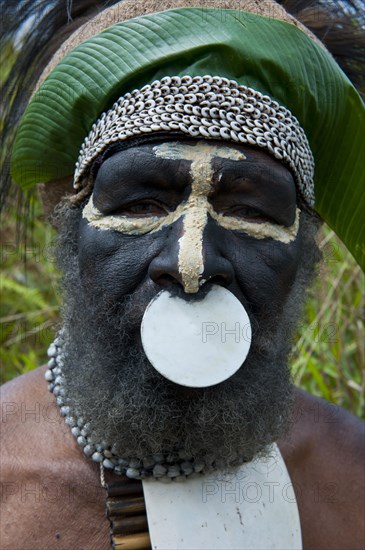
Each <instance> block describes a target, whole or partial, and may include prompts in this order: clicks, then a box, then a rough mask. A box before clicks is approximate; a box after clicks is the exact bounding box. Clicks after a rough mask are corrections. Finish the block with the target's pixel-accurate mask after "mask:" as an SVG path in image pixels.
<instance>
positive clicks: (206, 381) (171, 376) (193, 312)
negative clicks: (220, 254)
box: [141, 285, 251, 388]
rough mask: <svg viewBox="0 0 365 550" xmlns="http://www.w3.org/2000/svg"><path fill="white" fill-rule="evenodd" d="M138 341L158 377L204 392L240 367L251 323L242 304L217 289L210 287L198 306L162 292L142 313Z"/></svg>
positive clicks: (248, 347) (246, 352) (246, 349)
mask: <svg viewBox="0 0 365 550" xmlns="http://www.w3.org/2000/svg"><path fill="white" fill-rule="evenodd" d="M141 337H142V345H143V349H144V351H145V354H146V356H147V358H148V360H149V361H150V363H151V365H152V366H153V367H154V368H155V369H156V370H157V371H158V372H159V373H160V374H162V376H164V377H165V378H167V379H168V380H170V381H171V382H174V383H175V384H179V385H181V386H188V387H191V388H205V387H208V386H214V385H215V384H219V383H220V382H223V381H224V380H227V379H228V378H230V377H231V376H232V375H233V374H234V373H235V372H237V370H238V369H239V368H240V367H241V366H242V364H243V363H244V361H245V359H246V357H247V354H248V352H249V349H250V346H251V323H250V319H249V317H248V315H247V312H246V310H245V308H244V307H243V305H242V304H241V302H239V301H238V299H237V298H236V297H235V296H234V295H233V294H232V293H231V292H229V290H227V289H225V288H223V287H221V286H218V285H213V286H212V288H211V290H210V291H209V292H208V294H207V295H206V296H205V297H204V298H203V299H202V300H200V301H198V302H196V301H186V300H184V299H182V298H179V297H177V296H172V295H171V294H170V292H169V291H168V290H163V291H161V292H160V293H159V294H158V295H157V296H156V297H155V298H153V300H151V302H150V303H149V304H148V306H147V308H146V311H145V313H144V315H143V319H142V325H141Z"/></svg>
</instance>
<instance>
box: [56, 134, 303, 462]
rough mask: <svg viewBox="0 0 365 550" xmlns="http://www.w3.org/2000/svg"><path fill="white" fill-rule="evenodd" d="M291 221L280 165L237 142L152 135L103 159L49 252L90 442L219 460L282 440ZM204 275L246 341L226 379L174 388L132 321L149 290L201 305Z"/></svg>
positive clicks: (294, 300) (294, 250) (296, 297)
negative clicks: (248, 332) (247, 335)
mask: <svg viewBox="0 0 365 550" xmlns="http://www.w3.org/2000/svg"><path fill="white" fill-rule="evenodd" d="M300 217H301V214H300V212H299V210H298V209H297V201H296V190H295V184H294V180H293V178H292V176H291V173H290V172H289V170H288V169H287V168H285V167H284V166H283V165H282V164H280V163H279V162H278V161H276V160H275V159H273V158H271V157H269V156H268V155H267V154H265V153H262V152H261V151H256V150H254V149H252V148H249V147H243V146H236V145H227V144H226V143H218V142H202V141H198V142H197V141H189V140H181V141H178V142H176V141H175V142H156V141H155V142H152V143H146V144H143V145H138V146H137V145H136V146H134V147H129V148H128V149H125V150H122V151H119V152H117V153H115V154H114V155H112V156H111V157H109V158H107V159H106V160H105V161H104V162H103V163H102V165H101V167H100V168H99V171H98V173H97V175H96V178H95V183H94V190H93V194H92V196H91V198H90V200H89V202H88V203H87V205H86V206H85V207H84V209H83V215H82V218H81V217H80V216H79V215H78V214H76V215H75V214H73V221H71V224H72V223H73V225H75V224H76V223H77V224H78V229H77V231H78V235H77V239H75V242H74V243H73V245H72V246H70V245H67V240H69V239H70V237H69V235H70V233H68V231H69V230H70V229H71V231H72V227H71V228H70V227H69V228H68V230H66V229H64V234H67V236H66V237H63V240H64V241H66V245H62V248H61V251H60V256H62V260H61V263H63V269H64V271H65V288H66V309H65V326H66V331H67V334H68V340H67V343H66V355H67V357H68V359H67V360H66V364H65V368H64V372H65V376H66V380H67V385H66V386H67V395H68V396H69V398H70V404H71V405H72V406H73V409H74V410H77V414H81V415H82V416H83V417H84V418H87V419H88V420H89V421H90V422H92V424H93V427H94V431H93V437H94V439H95V440H96V441H101V440H105V441H107V442H108V443H110V444H113V443H114V445H115V448H117V449H118V452H119V454H120V455H121V456H129V457H137V458H143V457H145V456H147V455H150V454H153V453H156V452H163V453H165V454H168V453H173V452H179V451H183V454H184V453H185V454H187V455H189V456H193V458H195V459H197V458H202V457H210V459H209V460H210V463H211V464H212V463H215V464H216V465H218V464H220V465H223V466H228V465H230V464H234V463H235V461H237V460H238V461H239V460H251V459H252V458H253V456H255V454H256V453H257V452H259V451H262V450H263V449H264V448H265V446H266V445H268V444H269V443H271V442H272V441H274V440H275V439H276V438H278V437H280V435H282V432H283V430H284V428H285V425H286V419H287V416H288V410H289V406H290V402H291V384H290V379H289V373H288V369H287V355H288V352H289V349H290V345H291V334H292V332H293V327H294V326H295V323H296V321H297V317H298V314H299V311H300V306H301V303H302V301H303V295H304V292H303V287H304V285H306V284H307V280H308V277H309V275H308V274H307V275H305V276H304V275H303V273H301V269H300V265H301V262H300V259H301V257H302V255H303V251H304V249H305V245H304V244H305V243H304V241H305V231H304V228H305V220H300ZM310 238H312V237H310ZM61 239H62V235H61ZM308 239H309V237H308ZM76 241H77V242H76ZM73 247H74V248H75V249H76V251H75V252H74V250H73ZM308 264H311V265H310V268H308V269H309V271H310V270H311V268H312V262H308ZM302 271H303V269H302ZM213 283H214V284H218V285H223V286H225V287H226V288H227V289H228V290H229V291H231V292H232V293H233V294H234V295H235V296H236V297H237V298H238V300H239V301H240V302H241V303H242V304H243V305H244V307H245V309H246V310H247V312H248V315H249V317H250V321H251V325H252V346H251V349H250V352H249V355H248V357H247V359H246V361H245V363H244V365H243V366H242V367H241V368H240V369H239V370H238V372H237V373H236V374H235V375H234V376H232V377H231V378H230V379H228V380H227V381H225V382H223V383H221V384H219V385H217V386H213V387H210V388H204V389H187V388H183V387H181V386H178V385H176V384H174V383H172V382H169V381H168V380H166V379H165V378H163V377H162V376H161V375H160V374H159V373H158V372H157V371H155V370H154V368H153V367H152V366H151V364H150V363H149V362H148V360H147V358H146V356H145V354H144V352H143V349H142V345H141V338H140V324H141V320H142V316H143V313H144V311H145V309H146V307H147V305H148V303H149V302H150V300H151V299H152V298H154V297H155V296H156V294H157V293H158V292H159V291H160V290H161V289H165V288H168V289H169V291H170V292H171V293H172V294H177V295H179V296H180V297H181V298H183V299H186V300H194V299H196V300H199V299H201V297H202V296H204V295H205V293H206V292H207V291H209V288H210V286H211V285H212V284H213ZM233 322H234V321H233Z"/></svg>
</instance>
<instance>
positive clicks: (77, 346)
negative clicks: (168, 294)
mask: <svg viewBox="0 0 365 550" xmlns="http://www.w3.org/2000/svg"><path fill="white" fill-rule="evenodd" d="M59 219H60V220H62V222H61V223H60V225H61V228H60V229H61V230H60V241H59V246H58V252H57V257H58V263H59V265H60V267H61V269H62V271H63V273H64V279H63V286H64V292H65V306H64V310H63V318H64V329H65V336H64V338H65V348H64V349H65V355H66V357H65V360H64V367H63V373H64V375H65V380H66V382H65V390H66V395H67V397H68V404H69V405H70V406H71V407H72V409H73V410H75V411H77V414H79V415H81V416H82V417H83V419H84V421H85V422H90V423H91V425H92V434H91V435H92V438H93V439H94V440H95V441H97V442H101V441H103V442H107V443H108V444H111V445H113V449H114V450H115V452H116V453H117V454H118V455H119V456H121V457H130V458H136V459H139V460H143V459H145V458H146V457H150V456H152V455H156V454H159V453H162V454H163V455H164V456H165V457H169V456H173V455H176V454H179V455H180V456H181V457H184V456H186V457H192V458H193V460H195V461H203V462H205V464H207V465H208V469H213V468H219V469H227V468H230V467H232V466H235V465H237V464H240V463H243V462H249V461H251V460H252V459H253V458H254V457H255V456H257V455H259V454H264V453H265V451H266V450H267V448H268V446H269V445H270V444H271V443H273V442H274V441H277V440H278V439H279V438H281V437H283V435H284V434H285V433H286V431H287V429H288V426H289V417H290V410H291V406H292V402H293V387H292V384H291V379H290V371H289V368H288V355H289V352H290V349H291V346H292V335H293V333H294V331H295V329H296V326H297V322H298V318H299V315H300V313H301V310H302V305H303V302H304V298H305V294H306V288H307V286H308V283H309V282H310V280H311V279H312V277H313V275H314V266H315V263H316V261H318V253H317V248H316V247H315V245H314V234H315V233H316V231H317V225H316V223H315V222H313V221H312V220H311V218H310V217H309V216H308V215H304V216H302V223H303V224H305V225H306V226H307V227H306V231H305V235H306V237H305V238H306V239H307V241H308V246H306V250H307V251H308V253H307V254H308V257H306V258H303V262H302V264H301V267H300V269H299V271H298V275H297V278H296V281H295V284H294V286H293V288H292V290H291V293H290V295H289V298H288V300H287V302H286V304H285V306H284V308H283V311H282V313H281V315H280V319H278V317H277V316H276V317H275V319H270V318H265V319H260V320H258V325H259V326H260V330H259V331H257V333H256V334H255V337H254V338H253V342H252V346H251V350H250V354H249V356H248V358H247V359H246V361H245V363H244V365H243V367H242V368H241V369H239V370H238V371H237V373H236V374H235V375H233V376H232V377H231V378H230V379H228V380H226V381H225V382H223V383H221V384H219V385H217V386H213V387H209V388H203V389H201V388H199V389H190V388H189V389H186V388H183V387H180V386H177V385H176V384H174V383H172V382H169V381H168V380H166V379H165V378H163V377H162V376H161V375H160V374H159V373H158V372H157V371H156V370H155V369H154V368H153V367H152V366H151V365H150V363H149V361H148V360H147V358H146V356H145V354H144V352H143V349H142V347H141V343H140V339H139V336H138V334H139V333H138V328H139V326H140V323H141V320H142V316H143V313H144V310H145V308H146V306H147V305H148V303H149V302H150V300H151V299H152V298H153V297H154V296H155V294H156V292H155V293H154V294H153V295H151V293H150V291H149V292H145V291H143V290H141V289H137V290H136V291H135V292H133V293H132V294H131V295H128V296H125V297H124V299H123V300H120V301H119V303H118V304H117V305H115V306H114V305H110V304H109V305H107V304H104V306H103V307H101V306H100V303H99V302H98V301H97V299H96V300H95V302H94V303H91V302H90V301H88V300H87V298H86V297H85V293H84V290H83V287H82V284H81V281H80V277H79V272H78V262H77V240H76V236H77V231H78V223H79V219H80V211H79V210H78V209H70V208H68V207H64V208H63V209H62V211H61V212H60V214H59Z"/></svg>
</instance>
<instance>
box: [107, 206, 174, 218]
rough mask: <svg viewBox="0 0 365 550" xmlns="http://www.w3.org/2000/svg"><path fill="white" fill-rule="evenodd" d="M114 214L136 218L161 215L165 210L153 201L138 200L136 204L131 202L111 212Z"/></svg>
mask: <svg viewBox="0 0 365 550" xmlns="http://www.w3.org/2000/svg"><path fill="white" fill-rule="evenodd" d="M113 214H114V215H119V216H130V217H136V218H143V217H148V216H157V217H162V216H166V214H167V210H165V209H164V208H162V206H159V205H158V204H155V203H153V202H140V203H138V204H131V205H129V206H126V207H124V208H120V209H118V211H116V212H113Z"/></svg>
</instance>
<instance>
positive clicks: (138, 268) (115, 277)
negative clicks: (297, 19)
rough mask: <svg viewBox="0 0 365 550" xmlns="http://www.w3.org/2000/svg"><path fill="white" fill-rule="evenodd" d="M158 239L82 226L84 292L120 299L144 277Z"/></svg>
mask: <svg viewBox="0 0 365 550" xmlns="http://www.w3.org/2000/svg"><path fill="white" fill-rule="evenodd" d="M157 246H158V240H156V239H153V237H152V236H149V235H146V236H144V237H137V236H126V235H122V234H121V233H117V232H115V231H110V230H99V229H95V228H93V227H90V226H89V225H88V224H87V225H84V226H83V227H82V230H81V232H80V246H79V255H78V260H79V270H80V279H81V283H82V285H83V288H84V290H85V293H86V294H87V295H89V296H91V297H96V296H98V297H99V298H101V297H103V296H105V297H106V298H107V299H108V301H109V300H117V299H118V298H120V297H121V296H124V295H125V294H129V293H131V292H133V291H134V290H135V288H136V287H137V286H138V285H139V284H140V283H141V282H142V281H143V280H144V279H145V277H146V274H147V271H148V266H149V263H150V261H151V257H153V254H154V249H155V248H156V247H157Z"/></svg>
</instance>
